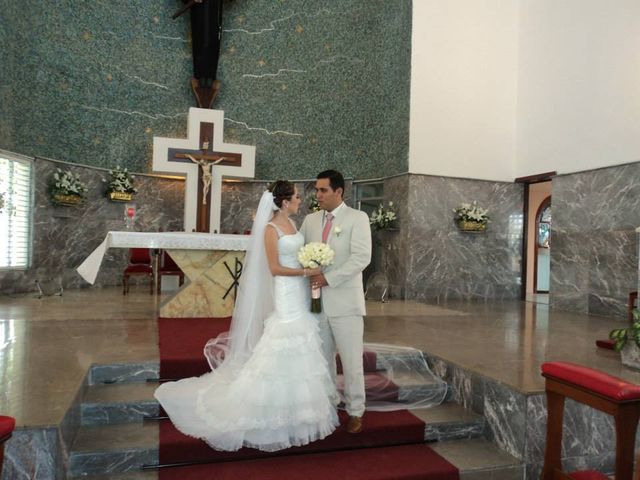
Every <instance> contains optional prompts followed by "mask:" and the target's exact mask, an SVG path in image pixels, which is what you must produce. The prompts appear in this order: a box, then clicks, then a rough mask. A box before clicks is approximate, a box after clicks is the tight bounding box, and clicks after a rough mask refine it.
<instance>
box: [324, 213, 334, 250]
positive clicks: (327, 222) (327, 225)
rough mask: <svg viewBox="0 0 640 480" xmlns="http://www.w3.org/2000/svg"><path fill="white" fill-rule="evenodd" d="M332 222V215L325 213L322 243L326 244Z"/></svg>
mask: <svg viewBox="0 0 640 480" xmlns="http://www.w3.org/2000/svg"><path fill="white" fill-rule="evenodd" d="M332 222H333V215H332V214H331V213H327V215H326V217H325V222H324V228H323V229H322V243H327V238H329V232H331V224H332Z"/></svg>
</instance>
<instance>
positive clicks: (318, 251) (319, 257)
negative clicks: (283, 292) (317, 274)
mask: <svg viewBox="0 0 640 480" xmlns="http://www.w3.org/2000/svg"><path fill="white" fill-rule="evenodd" d="M334 256H335V252H334V251H333V250H332V248H331V247H330V246H329V245H327V244H326V243H321V242H311V243H307V244H306V245H305V246H304V247H302V248H301V249H300V251H299V252H298V261H299V262H300V265H302V266H303V267H304V268H320V267H326V266H327V265H331V264H332V263H333V257H334ZM321 292H322V291H321V290H320V289H319V288H312V289H311V311H312V312H313V313H320V312H321V311H322V300H321V296H322V293H321Z"/></svg>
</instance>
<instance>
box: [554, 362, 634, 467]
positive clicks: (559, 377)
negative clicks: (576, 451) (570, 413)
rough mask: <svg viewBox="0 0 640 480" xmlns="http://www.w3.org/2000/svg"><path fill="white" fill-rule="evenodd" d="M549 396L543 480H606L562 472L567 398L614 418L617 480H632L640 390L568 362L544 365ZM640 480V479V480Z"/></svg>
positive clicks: (619, 380)
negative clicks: (563, 421) (563, 430)
mask: <svg viewBox="0 0 640 480" xmlns="http://www.w3.org/2000/svg"><path fill="white" fill-rule="evenodd" d="M542 376H543V377H545V379H546V380H545V390H546V394H547V444H546V449H545V455H544V467H543V470H542V480H561V479H562V480H599V479H602V480H605V479H608V477H607V476H606V475H605V474H603V473H601V472H597V471H594V470H586V471H580V472H572V473H565V472H563V471H562V463H561V452H562V419H563V416H564V402H565V398H571V399H572V400H575V401H576V402H580V403H584V404H586V405H589V406H590V407H592V408H595V409H597V410H600V411H602V412H605V413H608V414H609V415H612V416H613V418H614V424H615V434H616V465H615V478H616V480H632V477H633V455H634V447H635V439H636V430H637V428H638V419H640V386H638V385H635V384H633V383H629V382H626V381H624V380H622V379H620V378H617V377H613V376H611V375H607V374H606V373H604V372H600V371H598V370H594V369H592V368H587V367H583V366H581V365H576V364H573V363H568V362H549V363H544V364H542ZM637 480H640V475H639V476H638V479H637Z"/></svg>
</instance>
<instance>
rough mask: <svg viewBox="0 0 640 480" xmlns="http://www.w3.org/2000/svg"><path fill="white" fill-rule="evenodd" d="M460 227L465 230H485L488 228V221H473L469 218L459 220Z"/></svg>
mask: <svg viewBox="0 0 640 480" xmlns="http://www.w3.org/2000/svg"><path fill="white" fill-rule="evenodd" d="M457 223H458V228H459V229H460V230H461V231H463V232H484V231H485V230H486V229H487V224H486V222H485V223H483V222H472V221H469V220H458V222H457Z"/></svg>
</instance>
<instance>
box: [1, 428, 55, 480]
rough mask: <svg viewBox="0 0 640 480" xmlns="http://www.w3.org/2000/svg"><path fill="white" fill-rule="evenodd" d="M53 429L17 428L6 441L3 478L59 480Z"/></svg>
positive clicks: (11, 479) (10, 479)
mask: <svg viewBox="0 0 640 480" xmlns="http://www.w3.org/2000/svg"><path fill="white" fill-rule="evenodd" d="M59 442H60V440H59V438H58V430H57V429H56V428H44V429H17V430H15V431H14V432H13V436H12V437H11V438H10V439H9V441H8V442H7V443H6V444H5V451H4V466H3V469H2V480H52V479H55V480H62V479H63V478H64V476H63V471H62V465H63V462H62V461H61V458H59V456H60V455H59V449H60V445H59Z"/></svg>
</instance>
